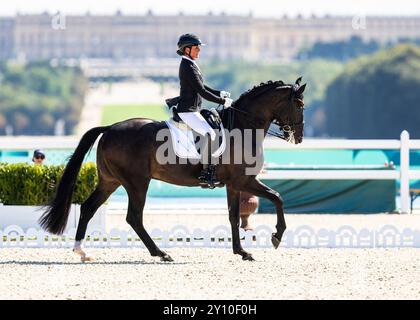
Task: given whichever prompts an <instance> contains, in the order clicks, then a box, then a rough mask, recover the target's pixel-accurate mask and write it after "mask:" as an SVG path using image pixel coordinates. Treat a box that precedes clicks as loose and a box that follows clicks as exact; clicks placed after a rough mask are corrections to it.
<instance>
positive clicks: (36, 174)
mask: <svg viewBox="0 0 420 320" xmlns="http://www.w3.org/2000/svg"><path fill="white" fill-rule="evenodd" d="M63 170H64V166H63V165H61V166H46V165H42V166H39V165H33V164H21V163H19V164H0V203H3V204H5V205H45V204H47V203H48V202H49V200H50V199H51V198H52V197H53V196H54V194H55V189H56V187H57V182H58V181H60V178H61V175H62V174H63ZM97 181H98V175H97V171H96V165H95V163H92V162H90V163H86V164H84V165H83V166H82V168H81V170H80V172H79V176H78V178H77V182H76V188H75V191H74V194H73V199H72V202H73V203H77V204H81V203H83V202H84V201H85V200H86V199H87V197H88V196H89V195H90V194H91V193H92V192H93V190H94V189H95V187H96V184H97Z"/></svg>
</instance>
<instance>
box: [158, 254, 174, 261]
mask: <svg viewBox="0 0 420 320" xmlns="http://www.w3.org/2000/svg"><path fill="white" fill-rule="evenodd" d="M160 261H165V262H173V261H174V259H172V258H171V256H170V255H169V254H165V255H164V256H162V257H160Z"/></svg>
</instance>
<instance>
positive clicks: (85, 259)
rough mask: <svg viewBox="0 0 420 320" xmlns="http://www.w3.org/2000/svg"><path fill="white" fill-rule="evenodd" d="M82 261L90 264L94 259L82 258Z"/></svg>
mask: <svg viewBox="0 0 420 320" xmlns="http://www.w3.org/2000/svg"><path fill="white" fill-rule="evenodd" d="M80 260H81V261H82V262H90V261H93V260H94V259H93V258H92V257H81V258H80Z"/></svg>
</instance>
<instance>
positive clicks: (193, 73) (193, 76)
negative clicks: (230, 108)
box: [187, 65, 225, 104]
mask: <svg viewBox="0 0 420 320" xmlns="http://www.w3.org/2000/svg"><path fill="white" fill-rule="evenodd" d="M187 72H188V73H190V74H189V75H188V77H187V78H188V79H189V81H190V84H191V86H192V87H193V88H194V89H195V90H196V91H197V92H198V94H199V95H200V96H202V97H203V98H204V99H206V100H208V101H211V102H214V103H218V104H224V103H225V99H223V98H221V97H220V96H218V95H215V94H214V93H212V92H211V91H209V90H207V89H206V88H205V86H204V84H203V82H202V81H201V79H200V76H199V74H198V71H197V70H196V69H195V68H194V67H193V66H192V65H190V66H189V67H188V68H187Z"/></svg>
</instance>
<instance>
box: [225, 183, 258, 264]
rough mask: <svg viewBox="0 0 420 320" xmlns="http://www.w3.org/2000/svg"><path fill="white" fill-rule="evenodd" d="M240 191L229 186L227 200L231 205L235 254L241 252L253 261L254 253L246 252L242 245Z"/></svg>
mask: <svg viewBox="0 0 420 320" xmlns="http://www.w3.org/2000/svg"><path fill="white" fill-rule="evenodd" d="M240 196H241V194H240V192H239V191H237V190H234V189H232V187H229V186H228V187H227V200H228V207H229V221H230V226H231V228H232V247H233V253H234V254H240V255H241V256H242V260H249V261H252V260H254V258H252V255H251V254H250V253H248V252H246V251H245V250H244V249H243V248H242V245H241V239H240V237H239V219H240V212H239V210H240Z"/></svg>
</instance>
